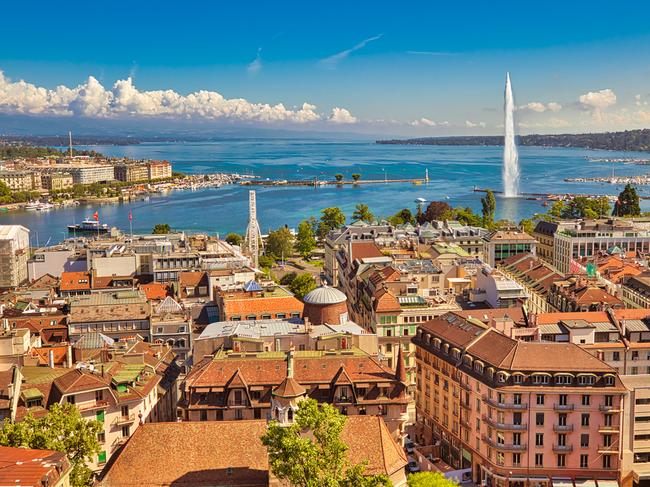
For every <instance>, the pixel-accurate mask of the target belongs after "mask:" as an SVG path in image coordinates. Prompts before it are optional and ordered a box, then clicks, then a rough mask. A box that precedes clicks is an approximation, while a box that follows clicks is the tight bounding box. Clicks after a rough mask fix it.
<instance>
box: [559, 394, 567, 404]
mask: <svg viewBox="0 0 650 487" xmlns="http://www.w3.org/2000/svg"><path fill="white" fill-rule="evenodd" d="M559 404H560V406H566V405H567V395H566V394H560V402H559Z"/></svg>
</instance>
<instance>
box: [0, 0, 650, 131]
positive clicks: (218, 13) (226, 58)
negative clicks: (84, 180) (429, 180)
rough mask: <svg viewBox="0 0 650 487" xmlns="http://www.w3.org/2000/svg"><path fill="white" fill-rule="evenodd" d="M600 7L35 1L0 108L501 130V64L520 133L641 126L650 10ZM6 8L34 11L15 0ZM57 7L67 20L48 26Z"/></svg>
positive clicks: (5, 61)
mask: <svg viewBox="0 0 650 487" xmlns="http://www.w3.org/2000/svg"><path fill="white" fill-rule="evenodd" d="M599 5H603V6H604V5H606V4H604V3H602V4H601V3H598V2H597V3H593V2H592V3H589V4H587V3H585V2H577V3H572V4H571V5H562V6H561V7H560V4H559V3H558V4H556V5H555V8H553V7H554V6H553V5H549V6H548V8H546V9H545V11H544V12H537V11H535V10H534V9H532V8H530V7H528V8H524V7H522V6H520V5H519V6H515V5H514V4H512V5H510V4H502V5H501V6H499V8H494V7H491V6H483V5H480V4H478V3H476V4H473V5H471V6H470V8H471V10H472V13H471V15H466V13H465V12H462V11H461V10H460V9H459V8H458V7H453V6H430V5H415V6H413V7H412V8H410V9H408V10H407V9H391V10H390V11H388V10H387V9H385V8H381V6H375V7H372V8H371V7H370V6H365V5H362V4H357V5H355V6H348V7H346V8H339V5H337V4H329V5H328V6H319V7H314V6H311V7H306V6H301V5H298V4H296V5H292V4H289V3H285V4H284V5H283V6H280V7H277V6H273V7H272V8H270V7H267V6H263V5H255V6H254V7H253V8H254V11H255V12H256V15H254V18H252V17H251V18H249V17H247V13H248V12H246V10H245V9H244V8H243V7H236V6H232V5H229V6H220V7H215V6H207V5H203V6H202V5H197V4H193V5H188V6H187V8H185V9H184V10H182V11H179V12H177V13H176V14H175V15H174V16H169V15H168V8H165V7H166V6H165V5H162V6H161V7H160V10H159V11H157V12H152V11H150V10H148V9H147V8H145V7H143V6H128V7H127V6H126V4H122V5H120V4H116V5H115V6H114V7H113V8H112V9H111V10H109V11H104V10H101V9H99V7H94V6H91V7H84V8H75V6H74V5H71V6H69V7H68V8H67V10H66V12H60V11H58V10H55V9H54V7H52V6H49V5H42V6H41V7H40V8H41V13H42V15H39V16H36V17H35V18H33V19H32V20H31V21H30V22H27V23H23V22H20V23H15V24H14V25H8V26H7V28H6V29H5V31H4V32H3V34H2V36H3V40H4V41H5V42H4V45H5V49H4V50H3V53H2V54H0V72H1V74H0V112H1V113H3V114H5V116H9V117H13V116H14V115H16V114H20V115H25V114H26V115H29V117H28V118H26V119H24V121H22V122H21V123H22V124H23V125H24V126H25V127H30V126H33V125H34V120H35V119H42V118H44V117H51V116H64V117H67V118H70V117H76V118H80V119H85V120H88V119H99V120H105V119H110V120H113V119H117V120H118V121H119V120H122V119H128V120H129V121H133V120H154V121H157V122H158V121H160V122H164V123H165V124H167V125H168V126H170V127H171V126H173V125H174V124H176V123H181V122H182V123H185V124H187V120H190V122H197V123H199V122H200V123H206V122H207V123H208V125H212V124H214V125H215V126H223V125H227V126H230V127H236V128H241V129H243V130H245V129H247V128H249V127H251V126H255V127H266V128H281V129H289V130H300V131H305V130H308V131H324V132H329V131H333V132H351V133H360V134H363V133H365V134H396V135H432V136H435V135H448V134H476V135H479V134H498V133H501V132H502V130H503V120H502V111H501V108H502V99H503V98H502V97H503V89H502V87H503V80H504V78H505V73H506V71H510V73H511V77H512V83H513V89H514V92H515V101H516V104H517V107H518V110H517V114H516V120H517V130H518V131H519V132H520V133H534V132H540V133H558V132H600V131H606V130H624V129H633V128H641V127H643V124H644V123H647V121H648V120H650V108H648V106H647V103H648V102H647V97H648V93H649V92H650V90H648V89H647V86H648V83H647V78H648V71H649V67H650V66H649V65H648V63H647V62H645V61H644V58H645V55H646V53H647V50H648V47H650V36H648V35H647V29H646V28H645V26H644V25H643V22H642V19H643V18H644V17H645V15H644V11H647V10H648V8H649V7H647V6H645V5H636V6H632V5H631V4H630V5H629V8H628V9H626V8H624V7H625V5H623V6H622V8H620V9H617V10H615V11H607V15H604V14H603V10H602V9H600V8H598V7H599ZM167 7H169V5H167ZM249 8H250V6H249ZM560 8H561V10H560ZM632 8H634V12H635V15H630V9H632ZM94 9H97V10H94ZM125 12H128V13H125ZM645 13H647V12H645ZM248 14H249V13H248ZM8 15H9V16H13V17H15V18H23V17H24V16H25V15H27V11H26V10H25V7H22V6H20V5H17V4H13V5H10V6H8ZM451 18H454V19H462V20H460V21H458V22H447V21H446V20H445V19H451ZM52 19H60V20H61V21H62V22H67V23H69V24H70V25H74V29H54V30H52V29H48V25H49V22H51V20H52ZM305 19H314V21H306V20H305ZM316 19H317V20H318V21H315V20H316ZM298 20H299V21H298ZM112 29H114V31H111V30H112ZM118 31H120V32H122V33H123V34H122V35H120V34H118ZM81 40H83V42H81ZM605 60H606V62H603V61H605ZM396 87H397V88H396Z"/></svg>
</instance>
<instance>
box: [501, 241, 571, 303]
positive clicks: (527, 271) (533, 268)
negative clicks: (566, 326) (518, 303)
mask: <svg viewBox="0 0 650 487" xmlns="http://www.w3.org/2000/svg"><path fill="white" fill-rule="evenodd" d="M538 251H539V247H538ZM498 269H499V270H500V271H501V272H503V273H504V274H505V275H506V276H507V277H509V278H510V279H513V280H514V281H515V282H517V283H518V284H520V285H522V286H523V287H524V290H525V292H526V294H527V295H528V299H527V300H526V309H527V310H528V311H529V312H530V313H551V312H553V311H558V310H557V309H556V308H555V306H553V304H551V302H550V297H549V293H550V291H551V287H552V285H553V283H554V282H555V281H558V280H563V279H564V276H563V275H562V274H560V273H559V272H557V271H556V270H555V269H554V268H553V267H552V266H551V264H548V263H547V262H546V261H543V260H542V259H541V258H537V257H535V256H534V255H532V254H528V253H523V254H517V255H513V256H512V257H508V258H507V259H505V260H503V261H502V262H501V264H500V265H499V266H498Z"/></svg>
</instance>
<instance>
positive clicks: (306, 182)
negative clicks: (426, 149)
mask: <svg viewBox="0 0 650 487" xmlns="http://www.w3.org/2000/svg"><path fill="white" fill-rule="evenodd" d="M426 182H427V180H426V179H423V178H415V179H412V178H411V179H409V178H406V179H359V180H358V181H349V180H347V181H336V180H334V181H331V180H325V181H321V180H292V181H288V180H284V179H283V180H271V179H269V180H259V179H258V180H251V181H241V182H240V183H239V184H240V185H242V186H315V187H318V186H344V185H351V186H355V185H361V184H391V183H412V184H424V183H426Z"/></svg>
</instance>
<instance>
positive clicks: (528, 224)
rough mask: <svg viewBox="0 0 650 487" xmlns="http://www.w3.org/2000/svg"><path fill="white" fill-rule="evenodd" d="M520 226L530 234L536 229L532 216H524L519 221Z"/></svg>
mask: <svg viewBox="0 0 650 487" xmlns="http://www.w3.org/2000/svg"><path fill="white" fill-rule="evenodd" d="M519 228H521V229H522V230H523V231H524V232H526V233H528V234H530V233H532V232H533V230H535V222H534V221H533V220H531V219H530V218H523V219H522V220H521V221H520V222H519Z"/></svg>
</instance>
